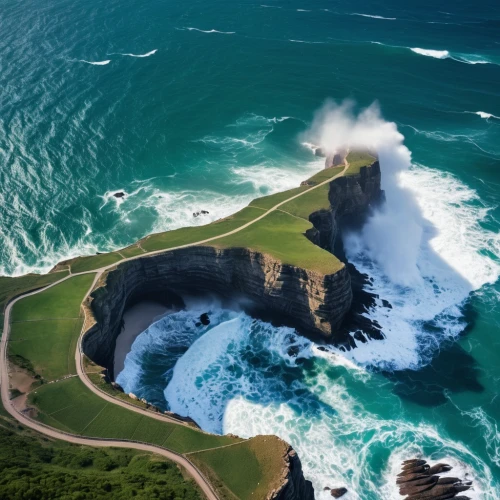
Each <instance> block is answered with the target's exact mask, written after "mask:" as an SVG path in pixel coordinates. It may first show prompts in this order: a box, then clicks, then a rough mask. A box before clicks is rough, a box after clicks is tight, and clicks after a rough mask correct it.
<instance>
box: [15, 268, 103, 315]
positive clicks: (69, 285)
mask: <svg viewBox="0 0 500 500" xmlns="http://www.w3.org/2000/svg"><path fill="white" fill-rule="evenodd" d="M93 280H94V275H93V274H85V275H82V276H75V277H74V278H70V279H67V280H66V281H63V282H62V283H60V284H58V285H55V286H53V287H52V288H49V289H48V290H46V291H44V292H41V293H38V294H35V295H32V296H31V297H26V298H24V299H21V300H20V301H19V302H17V303H16V305H15V306H14V309H13V311H12V321H13V322H16V321H32V320H36V319H62V318H78V316H79V313H80V304H81V302H82V300H83V298H84V296H85V294H86V293H87V290H88V289H89V288H90V285H91V284H92V281H93Z"/></svg>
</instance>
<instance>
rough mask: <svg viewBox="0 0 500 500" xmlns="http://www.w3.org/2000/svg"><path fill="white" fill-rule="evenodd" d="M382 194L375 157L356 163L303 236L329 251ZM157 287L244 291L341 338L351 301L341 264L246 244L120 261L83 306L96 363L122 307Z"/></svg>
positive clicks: (107, 354)
mask: <svg viewBox="0 0 500 500" xmlns="http://www.w3.org/2000/svg"><path fill="white" fill-rule="evenodd" d="M382 196H383V193H382V191H381V189H380V167H379V164H378V162H375V163H374V164H373V165H371V166H370V167H363V168H361V170H360V173H359V174H357V175H353V176H349V177H341V178H338V179H336V180H334V181H332V183H331V184H330V189H329V200H330V209H329V210H322V211H320V212H315V213H314V214H311V216H310V220H311V222H312V224H313V226H314V228H313V229H311V230H310V231H309V232H308V234H307V236H308V237H309V238H310V239H311V240H312V241H313V242H314V243H316V244H318V245H320V246H321V247H323V248H326V249H328V250H330V251H333V248H334V243H335V239H336V236H337V232H338V229H337V228H338V224H339V221H340V219H341V218H342V217H345V216H353V215H359V214H362V213H364V212H366V210H368V209H369V207H370V206H371V205H372V204H374V203H377V202H378V201H379V200H380V199H381V198H382ZM155 291H156V292H158V293H160V292H161V293H165V292H167V293H171V294H182V293H193V292H194V293H206V292H212V293H217V294H219V295H220V296H222V297H226V298H231V299H234V298H238V297H241V298H243V299H245V300H246V301H247V302H250V303H251V305H252V306H253V308H255V309H260V310H266V311H269V312H271V313H274V314H276V315H279V316H280V318H281V319H282V320H283V321H284V322H285V323H286V324H289V325H291V326H294V327H296V328H297V329H298V330H299V331H302V332H305V333H310V334H318V335H321V336H323V337H325V338H328V339H332V340H334V341H336V342H342V340H343V339H341V338H339V337H338V335H337V336H335V334H336V332H338V331H339V327H340V324H341V322H342V320H343V318H344V316H345V315H346V314H347V312H348V311H349V308H350V306H351V302H352V290H351V280H350V276H349V272H348V270H347V268H346V266H343V267H342V268H341V269H340V270H339V271H338V272H336V273H334V274H331V275H323V274H320V273H317V272H313V271H308V270H305V269H301V268H298V267H294V266H290V265H284V264H282V263H281V262H280V261H279V260H276V259H275V258H273V257H271V256H269V255H264V254H261V253H258V252H253V251H251V250H249V249H245V248H229V249H217V248H214V247H210V246H194V247H189V248H184V249H179V250H174V251H170V252H165V253H164V254H159V255H153V256H145V257H142V258H139V259H136V260H132V261H128V262H124V263H123V264H120V265H118V266H117V268H116V269H113V270H111V271H109V272H107V273H106V274H105V275H103V277H102V279H101V281H100V282H99V283H98V286H97V288H96V289H95V290H94V291H93V292H92V294H91V296H90V300H89V304H87V307H88V313H90V314H87V315H86V317H87V324H86V328H87V333H86V334H85V336H84V338H83V344H82V347H83V350H84V352H85V353H86V354H87V355H88V356H89V357H90V358H91V359H92V360H93V361H95V362H96V363H98V364H100V365H103V366H108V367H111V365H112V360H113V353H114V348H115V340H116V337H117V336H118V334H119V332H120V330H121V324H122V316H123V312H124V310H125V308H126V306H127V305H128V304H129V303H130V301H131V300H132V299H134V298H136V297H138V296H140V295H141V294H144V293H146V292H147V293H149V294H151V292H155Z"/></svg>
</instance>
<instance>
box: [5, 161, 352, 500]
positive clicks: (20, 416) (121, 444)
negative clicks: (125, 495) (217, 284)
mask: <svg viewBox="0 0 500 500" xmlns="http://www.w3.org/2000/svg"><path fill="white" fill-rule="evenodd" d="M348 167H349V164H348V163H347V162H346V164H345V167H344V169H343V170H342V172H340V173H339V174H337V175H335V176H333V177H332V178H330V179H327V180H326V181H324V182H321V183H319V184H316V185H315V186H312V187H311V188H310V189H306V190H305V191H302V192H301V193H299V194H297V195H295V196H291V197H290V198H287V199H286V200H283V201H282V202H280V203H278V204H277V205H275V206H274V207H272V208H270V209H269V210H267V211H266V212H264V213H263V214H262V215H260V216H259V217H257V218H255V219H253V220H251V221H250V222H247V223H246V224H244V225H242V226H240V227H238V228H236V229H233V230H232V231H229V232H227V233H224V234H221V235H218V236H214V237H211V238H207V239H205V240H201V241H197V242H194V243H188V244H186V245H180V246H177V247H173V248H169V249H166V250H155V251H153V252H146V253H143V254H140V255H136V256H134V257H129V258H124V259H123V260H121V261H119V262H115V263H113V264H110V265H108V266H105V267H101V268H99V269H94V270H92V271H85V272H82V273H75V274H72V273H71V271H70V274H68V276H66V277H64V278H61V279H60V280H59V281H56V282H54V283H52V284H50V285H48V286H46V287H44V288H40V289H38V290H35V291H32V292H28V293H25V294H23V295H20V296H18V297H17V298H15V299H14V300H12V301H11V302H9V304H8V305H7V307H6V308H5V316H4V325H3V335H2V338H1V341H0V391H1V397H2V404H3V406H4V408H5V410H6V411H7V412H8V413H9V414H10V415H11V416H12V417H14V418H15V419H16V420H17V421H18V422H20V423H21V424H23V425H25V426H26V427H29V428H30V429H33V430H35V431H37V432H40V433H41V434H45V435H46V436H50V437H52V438H55V439H60V440H62V441H67V442H69V443H75V444H81V445H87V446H102V447H115V448H134V449H136V450H141V451H147V452H151V453H157V454H159V455H163V456H164V457H166V458H168V459H169V460H172V461H173V462H176V463H177V464H179V465H180V466H182V467H184V469H185V470H187V472H188V473H189V474H190V475H191V476H192V477H193V479H194V480H195V481H196V483H197V484H198V486H199V487H200V488H201V490H202V491H203V493H204V494H205V496H206V497H207V498H208V499H209V500H219V497H218V496H217V493H216V492H215V490H214V489H213V488H212V486H211V485H210V483H209V482H208V480H207V479H206V478H205V477H204V476H203V474H202V473H201V472H200V470H199V469H198V468H197V467H196V466H195V465H194V464H193V463H192V462H191V461H190V460H189V459H188V458H187V457H185V456H183V455H180V454H178V453H176V452H174V451H171V450H168V449H166V448H162V447H160V446H154V445H150V444H146V443H142V442H138V441H127V440H119V439H97V438H96V439H94V438H88V437H81V436H76V435H74V434H69V433H65V432H62V431H59V430H56V429H54V428H52V427H49V426H47V425H45V424H42V423H40V422H37V421H35V420H32V419H31V418H29V417H28V416H27V415H25V414H24V413H22V412H21V411H19V410H18V409H16V408H15V407H14V406H13V405H12V403H11V400H10V398H9V367H8V360H7V345H8V340H9V335H10V318H11V313H12V308H13V306H14V305H15V304H16V302H17V301H19V300H21V299H23V298H25V297H29V296H31V295H35V294H37V293H41V292H44V291H45V290H47V289H49V288H51V287H53V286H56V285H59V284H60V283H62V282H63V281H66V280H67V279H71V278H72V277H74V276H79V275H82V274H94V273H95V278H94V281H93V282H92V285H91V287H90V288H89V290H88V291H87V293H86V294H85V297H84V299H83V300H82V302H84V301H85V300H86V299H87V297H88V296H89V294H90V292H91V291H92V290H93V288H94V286H95V284H96V283H97V280H98V279H99V278H100V277H101V276H102V274H103V273H104V272H105V271H107V270H108V269H111V268H113V267H115V266H117V265H118V264H121V263H122V262H127V261H131V260H135V259H140V258H143V257H145V256H147V255H158V254H161V253H165V252H171V251H173V250H179V249H182V248H188V247H191V246H196V245H203V244H204V243H208V242H211V241H214V240H217V239H219V238H224V237H225V236H230V235H232V234H235V233H238V232H239V231H242V230H243V229H246V228H247V227H249V226H251V225H252V224H255V223H256V222H258V221H259V220H261V219H263V218H264V217H266V216H267V215H269V213H271V212H273V211H274V210H277V209H279V207H281V206H282V205H284V204H285V203H288V202H289V201H291V200H294V199H296V198H299V197H300V196H303V195H304V194H306V193H308V192H309V191H312V190H314V189H318V188H319V187H321V186H324V185H325V184H328V183H330V182H332V181H333V180H334V179H336V178H338V177H340V176H342V175H344V173H345V171H346V170H347V168H348ZM83 333H84V331H83V328H82V332H81V333H80V337H79V339H78V345H77V349H76V351H75V360H76V367H77V373H78V376H79V377H80V379H81V381H82V382H83V383H84V384H85V386H86V387H87V388H88V389H89V390H91V391H92V392H93V393H95V394H97V395H98V396H99V397H101V398H103V399H105V400H106V401H109V402H111V403H113V404H117V405H119V406H123V407H125V408H127V409H129V410H131V411H135V412H137V413H141V414H143V415H147V416H149V417H151V418H155V419H157V420H163V421H165V420H169V421H172V422H174V423H176V424H178V425H186V424H184V423H183V422H179V421H178V420H175V419H172V418H170V417H168V416H166V415H159V414H155V413H153V412H150V411H146V410H143V409H142V408H138V407H136V406H134V405H132V404H130V403H127V402H125V401H122V400H119V399H117V398H114V397H112V396H110V395H109V394H106V393H105V392H103V391H101V390H100V389H97V387H96V386H94V384H92V382H91V381H90V379H89V378H88V377H87V374H86V373H85V370H84V367H83V353H82V351H81V340H82V336H83Z"/></svg>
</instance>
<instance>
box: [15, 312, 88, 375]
mask: <svg viewBox="0 0 500 500" xmlns="http://www.w3.org/2000/svg"><path fill="white" fill-rule="evenodd" d="M82 324H83V320H81V319H58V320H41V321H26V322H20V323H13V324H12V330H11V341H10V342H9V357H10V359H11V361H14V362H16V361H15V360H13V359H12V356H16V355H17V356H21V358H22V359H28V360H30V361H31V364H32V367H33V370H34V372H35V373H37V374H38V375H40V376H41V377H43V379H44V380H45V381H50V380H56V379H58V378H61V377H64V376H65V375H68V374H75V373H76V368H75V349H76V340H77V339H78V335H79V333H80V331H81V329H82ZM16 364H18V363H16Z"/></svg>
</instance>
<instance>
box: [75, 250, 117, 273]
mask: <svg viewBox="0 0 500 500" xmlns="http://www.w3.org/2000/svg"><path fill="white" fill-rule="evenodd" d="M122 258H123V257H122V256H121V255H120V254H118V253H116V252H111V253H103V254H101V255H89V256H87V257H77V258H76V259H72V260H70V261H69V262H68V264H69V265H70V266H71V272H72V273H73V274H76V273H83V272H84V271H92V270H94V269H99V268H100V267H104V266H109V265H110V264H114V263H115V262H118V261H120V260H122Z"/></svg>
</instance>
